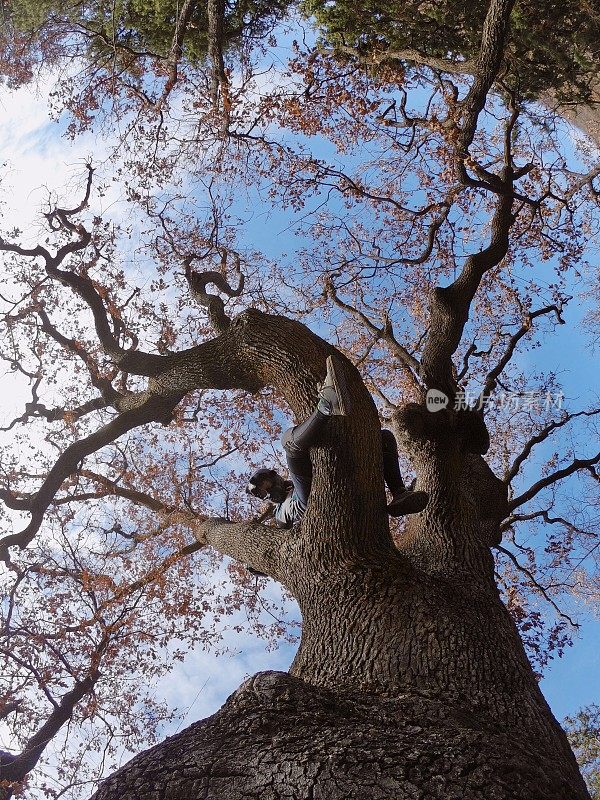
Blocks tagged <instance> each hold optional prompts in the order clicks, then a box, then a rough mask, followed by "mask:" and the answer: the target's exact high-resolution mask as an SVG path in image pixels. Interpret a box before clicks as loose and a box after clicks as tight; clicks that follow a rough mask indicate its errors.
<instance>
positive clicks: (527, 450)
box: [503, 408, 600, 484]
mask: <svg viewBox="0 0 600 800" xmlns="http://www.w3.org/2000/svg"><path fill="white" fill-rule="evenodd" d="M596 414H600V408H598V409H595V410H594V411H578V412H577V413H574V414H566V415H565V416H564V417H563V418H562V419H560V420H554V421H553V422H551V423H550V424H549V425H546V427H545V428H542V430H541V431H540V432H539V433H538V434H536V435H535V436H532V437H531V439H530V440H529V441H528V442H527V444H526V445H525V447H524V448H523V449H522V450H521V452H520V453H519V455H518V456H517V457H516V458H515V460H514V461H513V463H512V464H511V466H510V469H508V471H507V472H505V474H504V478H503V479H504V481H505V482H506V483H507V484H508V483H510V482H511V481H512V480H513V479H514V478H516V476H517V474H518V472H519V470H520V469H521V466H522V465H523V462H524V461H525V460H526V459H527V458H529V455H530V454H531V451H532V450H533V448H534V447H535V446H536V445H538V444H541V443H542V442H544V441H545V440H546V439H547V438H548V437H549V436H550V434H551V433H553V432H554V431H555V430H557V429H558V428H562V427H564V426H565V425H567V424H568V423H569V422H571V420H573V419H576V418H577V417H582V416H583V417H593V416H595V415H596Z"/></svg>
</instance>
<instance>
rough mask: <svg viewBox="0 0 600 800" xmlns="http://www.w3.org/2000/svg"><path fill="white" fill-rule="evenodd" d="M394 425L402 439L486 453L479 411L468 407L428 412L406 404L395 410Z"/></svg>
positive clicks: (486, 440) (486, 437) (487, 441)
mask: <svg viewBox="0 0 600 800" xmlns="http://www.w3.org/2000/svg"><path fill="white" fill-rule="evenodd" d="M394 424H395V426H396V429H397V430H398V432H399V434H400V435H401V437H402V438H404V439H405V440H406V439H409V440H412V441H413V442H414V443H415V444H418V443H419V442H420V443H429V442H435V443H436V444H438V445H440V446H441V447H442V448H444V447H445V448H455V447H457V448H458V449H459V450H460V451H462V452H465V453H478V454H479V455H483V454H484V453H487V451H488V449H489V446H490V437H489V433H488V430H487V427H486V425H485V422H484V419H483V416H482V414H481V413H480V412H478V411H477V410H474V409H470V408H465V409H459V410H455V409H453V408H448V407H446V408H441V409H439V410H434V411H432V410H429V408H428V407H427V406H426V405H422V404H420V403H407V404H406V405H404V406H402V407H401V408H400V409H399V410H398V411H396V413H395V415H394ZM402 434H403V436H402Z"/></svg>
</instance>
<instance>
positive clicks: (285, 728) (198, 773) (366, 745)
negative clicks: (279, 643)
mask: <svg viewBox="0 0 600 800" xmlns="http://www.w3.org/2000/svg"><path fill="white" fill-rule="evenodd" d="M554 755H556V752H555V751H554ZM516 787H518V789H516ZM150 797H165V798H169V800H200V799H201V798H211V800H220V799H221V798H222V799H223V800H249V799H250V798H256V799H257V800H258V799H259V798H260V800H280V798H282V797H286V798H291V799H292V800H293V799H294V798H297V799H298V800H301V799H302V800H308V798H314V800H317V798H319V799H320V800H349V799H350V798H354V799H355V800H359V798H360V800H369V798H373V800H374V799H375V798H377V800H382V799H383V798H390V800H392V798H393V799H394V800H399V798H407V799H408V798H414V797H422V798H428V800H437V799H438V798H439V800H448V799H449V798H455V799H456V800H458V798H460V799H461V800H484V799H485V800H509V799H510V800H517V799H519V800H559V799H560V800H564V798H567V797H568V798H570V800H578V798H579V799H581V800H583V799H584V798H586V797H587V793H586V791H585V788H584V786H583V782H582V780H581V778H580V777H579V774H578V772H577V769H576V767H575V762H574V759H573V763H572V764H570V763H565V762H564V761H563V762H562V763H560V764H559V763H557V761H556V759H552V758H551V757H547V756H546V755H545V754H544V753H543V752H540V749H539V748H538V743H537V742H535V741H519V742H516V741H515V739H514V736H511V734H510V731H506V730H503V729H501V728H500V727H499V726H497V725H493V724H491V723H489V722H487V721H486V720H485V719H482V718H479V717H478V715H477V713H476V712H475V711H473V710H471V709H468V708H465V707H464V706H463V707H461V706H460V704H459V703H458V700H457V699H456V698H453V697H439V696H435V694H434V693H433V692H428V691H427V690H422V691H415V690H413V689H407V691H406V694H403V695H401V696H400V697H398V698H394V699H392V698H385V697H380V696H376V695H370V694H369V695H367V694H361V693H343V694H342V693H337V692H333V691H329V690H325V689H320V688H315V687H313V686H311V685H309V684H307V683H305V682H304V681H302V680H299V679H298V678H293V677H291V676H290V675H288V674H286V673H280V672H266V673H259V674H258V675H255V676H254V677H253V678H251V679H250V680H248V681H246V682H245V683H244V684H243V685H242V686H241V687H240V689H238V691H236V692H235V693H234V694H233V695H232V696H231V697H230V698H229V700H228V701H227V702H226V703H225V705H224V706H223V708H222V709H221V710H220V711H219V712H218V713H216V714H215V715H213V716H212V717H209V718H208V719H206V720H204V721H201V722H197V723H195V724H194V725H192V726H190V727H189V728H187V729H186V730H184V731H182V732H181V733H178V734H177V735H175V736H173V737H171V738H169V739H167V740H166V741H165V742H163V743H162V744H160V745H158V746H156V747H154V748H152V749H151V750H149V751H147V752H146V753H142V754H141V755H139V756H137V757H136V758H134V759H133V760H132V761H131V762H130V763H129V764H127V765H125V766H124V767H122V768H121V769H120V770H119V771H118V772H116V773H115V774H114V775H112V776H111V777H110V778H108V779H107V780H106V781H105V782H104V783H103V785H102V787H101V788H100V790H99V791H98V792H97V793H96V794H95V795H94V800H140V798H141V799H142V800H143V799H144V798H150Z"/></svg>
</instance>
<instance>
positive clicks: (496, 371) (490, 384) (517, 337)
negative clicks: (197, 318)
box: [482, 305, 565, 397]
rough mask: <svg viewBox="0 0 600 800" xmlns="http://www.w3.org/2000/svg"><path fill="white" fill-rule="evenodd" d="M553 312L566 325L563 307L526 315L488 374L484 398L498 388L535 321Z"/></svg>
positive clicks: (545, 308)
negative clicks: (503, 372)
mask: <svg viewBox="0 0 600 800" xmlns="http://www.w3.org/2000/svg"><path fill="white" fill-rule="evenodd" d="M551 312H554V313H555V314H556V317H557V319H558V321H559V323H560V324H561V325H564V324H565V321H564V319H563V318H562V307H560V306H557V305H550V306H545V307H544V308H539V309H537V310H536V311H531V312H529V313H528V314H527V315H526V318H525V321H524V322H523V324H522V325H521V327H520V328H519V330H518V331H517V332H516V333H514V334H513V335H512V336H511V337H510V339H509V340H508V345H507V347H506V350H505V352H504V354H503V355H502V357H501V358H500V360H499V361H498V363H497V364H496V366H495V367H494V368H493V369H492V370H490V371H489V372H488V374H487V376H486V379H485V385H484V387H483V390H482V395H483V396H484V397H487V396H488V395H490V394H491V393H492V392H493V391H494V389H495V388H496V386H497V382H496V381H497V378H498V377H499V376H500V375H501V374H502V371H503V370H504V368H505V367H506V365H507V364H508V363H509V362H510V360H511V358H512V357H513V354H514V352H515V349H516V347H517V345H518V343H519V342H520V341H521V339H522V338H523V337H524V336H526V335H527V334H528V333H529V331H530V330H531V325H532V322H533V320H534V319H536V318H537V317H541V316H543V315H544V314H550V313H551Z"/></svg>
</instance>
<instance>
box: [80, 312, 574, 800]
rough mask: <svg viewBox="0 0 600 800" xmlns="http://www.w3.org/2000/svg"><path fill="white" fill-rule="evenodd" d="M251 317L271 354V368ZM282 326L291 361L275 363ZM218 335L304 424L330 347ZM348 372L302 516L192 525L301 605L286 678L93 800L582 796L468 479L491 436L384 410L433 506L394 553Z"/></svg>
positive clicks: (267, 679) (368, 420)
mask: <svg viewBox="0 0 600 800" xmlns="http://www.w3.org/2000/svg"><path fill="white" fill-rule="evenodd" d="M255 318H256V321H257V322H258V323H259V324H260V325H261V326H263V327H264V326H265V325H266V326H267V329H268V332H269V338H268V341H269V342H277V344H278V347H279V349H277V347H276V346H274V349H273V350H274V352H273V356H272V357H271V356H270V354H267V356H265V351H264V348H262V349H261V347H260V346H259V342H258V341H256V340H255V335H256V331H257V330H258V328H255V327H254V319H255ZM288 328H289V331H288ZM231 331H233V332H232V333H231ZM236 331H240V333H236ZM273 334H277V335H276V336H274V335H273ZM288 334H289V336H290V337H292V336H293V344H290V353H293V354H295V355H296V358H292V357H289V356H288V355H286V353H285V352H283V345H282V342H285V338H286V336H288ZM228 335H233V336H235V337H237V339H236V341H237V345H236V347H237V352H239V353H242V356H243V351H244V349H245V348H249V347H250V348H252V357H253V358H254V362H255V363H256V364H257V367H256V369H257V372H258V373H259V375H260V379H261V380H264V381H265V382H272V383H275V384H276V385H278V386H280V387H282V388H283V389H284V391H285V393H286V397H287V399H288V401H289V402H290V404H291V406H292V407H293V408H295V409H297V411H298V414H299V416H300V417H301V416H302V415H303V414H305V413H307V412H308V411H309V410H310V408H311V405H312V403H314V396H315V386H316V376H318V375H319V373H320V374H321V375H322V374H323V372H324V360H325V354H326V353H327V351H328V348H327V346H326V345H325V343H323V342H321V340H319V339H318V337H315V336H314V335H313V334H310V332H308V331H307V330H306V329H304V328H303V327H302V326H292V325H290V323H289V322H286V321H281V322H279V321H278V320H277V319H276V318H273V317H270V318H267V317H265V316H264V315H261V316H260V318H259V317H256V315H254V316H252V315H251V316H249V317H246V324H245V325H244V326H243V327H239V328H236V327H235V326H234V325H232V328H231V329H230V334H228ZM240 337H242V338H240ZM240 342H241V343H240ZM248 343H249V344H248ZM299 356H301V358H300V357H299ZM260 359H263V360H262V361H261V360H260ZM344 370H345V373H346V379H347V382H348V384H349V386H350V389H351V394H352V399H353V406H352V413H351V415H350V416H349V417H346V418H334V419H331V420H330V421H329V423H328V426H327V429H326V431H325V433H324V435H323V437H322V441H320V442H319V446H318V447H315V448H314V450H313V454H312V460H313V472H314V477H313V488H312V491H311V496H310V502H309V505H308V509H307V512H306V515H305V517H304V519H303V520H302V523H301V524H300V525H298V526H296V527H295V528H294V529H292V530H291V531H279V530H276V529H274V528H271V527H268V526H263V525H258V524H246V523H238V524H232V523H228V522H226V521H223V520H207V521H204V522H202V523H200V524H199V525H198V529H197V532H196V536H197V538H198V540H199V541H201V542H206V543H208V544H211V545H213V546H214V547H216V548H217V549H218V550H220V551H221V552H223V553H226V554H228V555H230V556H231V557H233V558H237V559H239V560H241V561H243V562H244V563H246V564H248V565H250V566H252V567H254V568H256V569H259V570H261V571H264V572H267V573H268V574H270V575H271V576H272V577H273V578H275V579H276V580H279V581H281V582H282V583H283V584H285V586H286V587H287V588H288V589H289V590H290V591H291V592H292V594H293V595H294V596H295V597H296V598H297V600H298V603H299V606H300V609H301V612H302V618H303V633H302V641H301V644H300V648H299V650H298V653H297V655H296V658H295V660H294V662H293V664H292V667H291V670H290V675H282V674H279V673H266V674H263V675H259V676H256V677H255V678H253V679H252V680H250V681H249V682H247V683H246V684H245V685H244V686H243V687H241V689H240V690H239V691H238V692H236V693H235V694H234V695H233V697H232V698H230V700H229V701H228V703H227V704H226V705H225V706H224V707H223V709H222V710H221V711H220V712H219V713H217V714H216V715H215V716H214V717H211V718H210V719H209V720H206V721H204V722H201V723H198V724H196V725H194V726H192V727H191V728H189V729H188V730H187V731H184V732H183V733H181V734H179V735H177V736H175V737H173V738H172V739H169V740H167V741H166V742H165V743H163V744H162V745H159V746H158V747H156V748H154V749H152V750H150V751H148V753H144V754H142V755H140V756H138V757H137V758H135V759H134V760H133V761H132V762H131V763H130V764H128V765H127V766H126V767H124V768H123V769H121V770H120V771H119V772H117V773H115V775H114V776H112V777H111V778H109V779H108V780H107V781H106V782H105V783H104V784H103V786H102V787H101V789H100V790H99V792H98V793H97V794H96V795H95V799H96V800H129V798H131V800H133V798H135V800H151V798H152V800H153V799H154V798H161V800H162V799H163V798H164V800H167V799H168V800H208V798H211V800H220V798H223V800H235V799H236V798H257V800H258V798H261V800H262V799H263V798H265V799H268V798H284V797H285V798H298V800H300V798H303V799H304V798H306V800H317V798H322V799H323V800H325V799H326V798H327V800H336V798H340V799H341V798H344V800H346V798H361V799H363V798H390V799H391V798H395V799H396V798H423V800H425V798H438V797H439V798H444V800H447V798H452V797H455V798H457V800H458V798H461V799H464V800H470V799H471V798H486V800H489V799H490V798H492V799H493V798H498V800H500V798H502V799H504V798H506V800H508V798H511V800H515V799H517V800H532V798H540V800H541V798H544V800H563V799H564V800H566V798H569V799H570V800H571V799H572V800H576V799H577V798H581V800H583V799H584V798H586V797H588V795H587V793H586V790H585V786H584V784H583V781H582V779H581V777H580V775H579V771H578V769H577V765H576V763H575V759H574V757H573V755H572V753H571V750H570V748H569V745H568V742H567V739H566V737H565V735H564V733H563V731H562V730H561V728H560V726H559V725H558V723H557V722H556V720H555V719H554V717H553V716H552V713H551V712H550V709H549V708H548V705H547V704H546V702H545V700H544V698H543V697H542V695H541V693H540V691H539V688H538V685H537V682H536V680H535V677H534V675H533V672H532V670H531V667H530V665H529V663H528V661H527V658H526V655H525V652H524V649H523V646H522V644H521V641H520V639H519V636H518V633H517V631H516V628H515V626H514V624H513V622H512V620H511V619H510V617H509V615H508V613H507V611H506V609H505V608H504V606H503V604H502V602H501V601H500V598H499V595H498V590H497V587H496V585H495V583H494V573H493V559H492V556H491V553H490V550H489V547H488V545H487V543H486V541H484V539H482V535H481V520H482V513H481V508H480V506H481V504H478V502H477V498H478V497H482V496H483V489H482V490H481V492H480V491H479V488H480V487H479V486H478V484H477V482H476V480H475V478H473V479H472V480H471V481H470V482H469V483H466V482H465V476H466V475H470V476H475V475H482V476H484V478H485V481H486V482H487V483H488V484H489V483H490V480H489V475H488V474H487V473H486V470H485V469H484V468H482V467H481V464H479V465H478V467H477V469H475V470H474V469H473V459H474V458H480V456H478V455H477V454H478V453H481V452H483V451H485V449H486V447H487V443H488V439H487V432H486V431H485V428H484V426H483V422H482V421H481V420H476V419H475V418H472V419H471V418H466V417H465V416H464V415H462V414H461V413H456V412H453V411H450V410H448V409H446V410H445V411H443V412H438V413H436V414H432V413H430V412H428V411H426V410H425V408H424V407H423V406H420V405H417V404H412V405H409V406H407V407H405V408H404V409H403V410H402V411H401V412H400V413H399V414H398V415H397V418H396V420H395V423H396V430H397V433H398V437H399V439H400V440H401V442H402V444H403V446H404V448H405V449H406V450H407V452H408V453H409V454H410V456H411V458H412V461H413V464H414V467H415V469H416V471H417V482H418V483H417V485H418V486H419V488H422V489H425V490H426V491H428V492H429V495H430V501H429V504H428V506H427V508H426V510H425V511H424V512H423V513H422V514H420V515H415V517H413V518H412V519H411V524H410V526H409V527H408V530H407V533H406V536H405V538H404V540H403V541H402V542H401V545H400V547H396V546H395V544H394V542H393V540H392V538H391V535H390V531H389V526H388V517H387V512H386V505H385V495H384V486H383V474H382V473H383V470H382V456H381V436H380V430H379V421H378V417H377V413H376V410H375V407H374V405H373V402H372V400H371V398H370V396H369V395H368V393H367V392H366V389H365V387H364V385H363V383H362V381H361V380H360V377H359V375H358V373H357V371H356V370H355V369H354V368H353V367H352V366H351V365H350V364H349V363H348V362H345V366H344ZM491 484H492V488H494V487H493V480H492V481H491ZM496 494H497V498H496V501H495V502H496V506H495V509H496V510H495V513H497V514H499V515H500V516H501V515H502V511H501V510H498V509H500V508H501V506H502V502H503V498H502V496H501V493H498V492H496Z"/></svg>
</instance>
